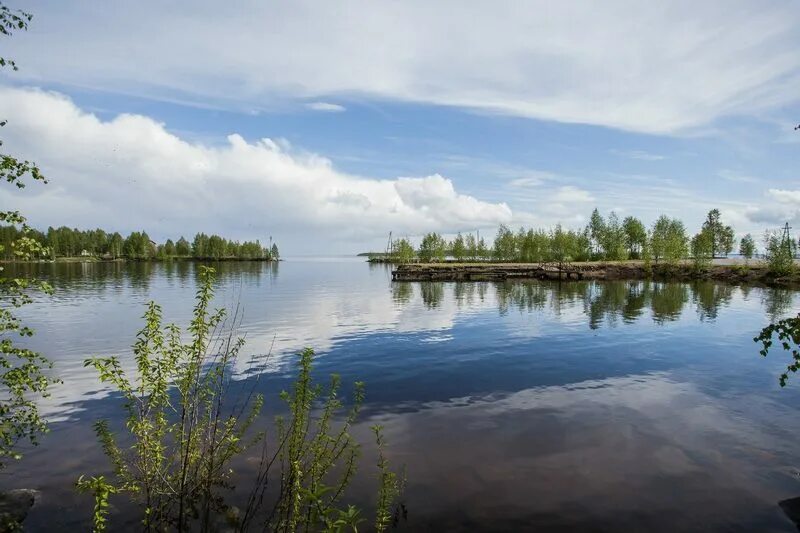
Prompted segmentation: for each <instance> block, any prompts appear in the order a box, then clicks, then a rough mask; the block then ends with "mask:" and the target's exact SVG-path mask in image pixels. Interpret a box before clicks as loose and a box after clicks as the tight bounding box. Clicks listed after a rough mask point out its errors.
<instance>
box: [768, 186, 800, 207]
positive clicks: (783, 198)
mask: <svg viewBox="0 0 800 533" xmlns="http://www.w3.org/2000/svg"><path fill="white" fill-rule="evenodd" d="M767 194H768V195H769V197H770V198H772V199H773V200H775V201H776V202H780V203H782V204H794V206H795V207H797V208H798V209H800V191H788V190H786V189H770V190H768V191H767Z"/></svg>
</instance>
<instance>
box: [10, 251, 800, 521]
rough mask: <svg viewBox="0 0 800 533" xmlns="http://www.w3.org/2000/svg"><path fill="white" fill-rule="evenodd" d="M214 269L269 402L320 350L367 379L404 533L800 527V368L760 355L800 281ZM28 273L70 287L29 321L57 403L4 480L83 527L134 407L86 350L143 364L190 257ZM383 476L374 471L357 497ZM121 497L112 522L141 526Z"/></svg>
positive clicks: (316, 267)
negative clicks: (137, 358)
mask: <svg viewBox="0 0 800 533" xmlns="http://www.w3.org/2000/svg"><path fill="white" fill-rule="evenodd" d="M218 267H219V272H218V278H219V283H218V297H217V299H216V304H217V305H220V306H227V307H235V306H236V305H237V304H238V305H239V308H240V313H241V317H242V320H241V328H240V329H241V332H242V333H244V334H245V335H246V339H247V344H246V349H245V353H246V354H248V355H250V354H258V355H267V354H268V358H267V360H266V364H265V366H264V369H263V374H261V375H260V378H259V380H258V383H257V385H255V386H256V387H257V388H258V389H259V390H260V391H262V392H264V394H265V395H266V396H267V401H268V403H269V402H274V401H275V400H276V397H277V394H278V392H279V391H280V390H281V389H282V388H284V387H286V386H287V385H288V383H289V380H290V378H291V375H292V373H293V371H294V369H293V363H294V361H295V360H296V358H295V357H294V354H296V353H297V351H299V350H300V349H302V348H303V347H306V346H310V347H313V348H314V349H315V350H316V351H317V353H318V358H317V361H316V372H317V374H318V375H319V376H320V377H324V376H326V375H328V374H330V373H332V372H337V373H339V374H341V375H342V379H343V382H344V383H345V384H349V383H351V382H353V381H356V380H362V381H364V382H365V383H366V393H367V397H366V402H365V404H364V413H363V415H364V416H363V417H362V418H361V422H360V423H359V425H358V427H357V428H356V429H355V434H356V435H358V436H359V437H360V438H363V439H364V441H365V445H366V447H367V448H369V447H370V446H371V444H372V443H371V441H370V440H369V436H368V427H369V426H370V425H372V424H375V423H380V424H382V425H383V426H384V427H385V436H386V440H387V442H388V455H389V456H390V459H391V460H392V461H393V464H395V465H405V467H406V475H407V480H408V481H407V487H406V491H405V494H404V502H405V504H406V506H407V509H408V517H407V520H406V521H405V522H402V523H401V527H402V528H403V529H405V530H410V531H476V530H490V531H521V530H533V529H535V530H537V531H571V530H581V531H642V530H648V531H677V530H682V531H684V530H685V531H692V530H696V531H756V530H757V531H794V530H796V528H795V526H794V525H793V524H792V523H791V522H790V521H789V520H788V519H787V518H786V516H785V515H784V513H783V512H782V510H781V508H780V507H779V506H778V502H779V501H781V500H784V499H788V498H793V497H798V496H800V477H799V474H798V472H799V471H800V440H798V438H797V437H798V432H800V376H796V377H792V378H790V380H789V384H788V386H787V387H786V388H784V389H781V388H780V387H779V385H778V379H777V378H778V375H779V374H780V373H781V372H782V371H783V369H784V368H785V366H786V364H787V362H788V357H787V355H786V354H783V353H781V352H780V351H778V350H775V351H774V352H773V353H772V354H770V356H769V357H768V358H766V359H765V358H762V357H761V356H760V355H759V354H758V348H759V347H758V345H756V344H755V343H754V342H753V337H754V336H755V335H756V334H757V333H758V331H759V330H760V329H761V328H762V327H763V326H764V325H765V324H766V323H768V322H769V321H770V320H772V319H775V318H780V317H784V316H789V315H791V314H795V313H797V312H798V309H800V295H798V293H797V292H794V291H790V290H786V289H771V288H759V287H735V286H730V285H720V284H714V283H696V284H672V283H652V282H570V283H561V284H558V283H546V282H515V283H507V284H503V283H501V284H492V283H404V284H392V282H391V276H390V271H389V269H388V268H387V267H385V266H382V265H377V266H371V265H369V264H367V263H365V262H363V260H362V259H357V258H352V259H351V258H296V259H289V260H287V261H285V262H282V263H280V264H264V263H223V264H220V265H218ZM18 268H25V269H32V270H36V271H38V273H39V275H41V276H42V277H45V278H47V279H49V280H50V281H51V282H52V284H53V285H54V286H55V295H54V296H52V297H37V298H36V301H35V303H34V304H33V305H31V306H28V307H27V308H25V309H24V311H23V313H22V315H23V316H24V317H26V319H27V320H28V322H29V323H30V325H31V326H33V327H34V328H35V329H36V330H37V334H36V336H35V337H34V338H33V339H31V341H30V346H31V347H33V348H35V349H37V350H40V351H42V352H43V353H44V354H45V355H47V356H48V357H50V358H51V359H52V360H53V361H54V362H55V368H56V370H57V373H58V375H59V376H60V377H61V378H62V379H63V380H64V383H63V385H59V386H58V387H57V388H55V389H53V396H52V397H51V398H50V399H48V400H47V402H46V403H45V405H44V406H43V408H44V410H45V412H46V413H47V415H48V417H50V418H51V420H53V423H52V426H51V432H50V433H49V434H48V435H46V436H45V437H44V438H43V439H42V443H41V445H40V446H39V447H37V448H35V449H32V450H27V451H26V456H25V458H24V460H23V461H22V463H20V464H19V465H16V466H13V467H11V468H9V469H8V471H7V472H6V475H4V476H2V477H0V484H2V486H3V488H20V487H24V488H37V489H40V490H41V491H42V498H41V501H40V502H39V503H38V504H37V506H36V507H35V508H34V510H33V511H32V513H31V515H30V516H29V518H28V520H27V521H26V526H27V528H28V530H29V531H52V530H88V528H89V521H90V517H91V506H92V502H91V498H90V497H89V496H83V495H77V494H75V492H74V490H73V488H72V486H73V484H74V482H75V479H76V478H77V477H78V475H80V474H97V473H102V472H107V471H108V463H107V461H106V460H105V458H104V457H103V456H102V454H101V452H100V450H99V446H98V444H97V443H96V440H95V438H94V434H93V432H92V423H93V422H94V421H95V420H97V419H98V418H106V417H110V418H112V419H113V418H114V417H116V418H117V419H118V418H119V417H120V414H121V410H120V407H119V406H120V402H119V400H118V399H117V398H115V397H114V396H112V395H109V393H108V391H107V390H106V389H105V388H104V387H103V386H101V385H100V384H99V382H98V381H97V378H96V374H95V373H94V371H93V370H90V369H87V368H84V366H83V360H84V358H86V357H88V356H92V355H111V354H119V355H120V356H121V357H122V358H123V359H124V360H126V361H128V362H130V345H131V344H132V342H133V340H134V336H135V334H136V331H137V330H138V329H139V328H140V327H141V324H142V322H141V319H140V317H141V315H142V313H143V312H144V308H145V304H146V302H147V301H149V300H151V299H154V300H157V301H158V302H160V303H161V304H162V305H163V307H164V315H165V318H166V319H167V320H168V321H174V322H177V323H179V324H185V323H186V322H187V320H188V318H189V316H190V314H191V308H192V305H193V298H194V292H195V289H196V283H197V275H196V270H195V265H193V264H192V263H175V264H169V263H162V264H141V263H131V264H123V263H87V264H55V265H28V266H24V267H22V266H21V267H18ZM242 379H244V376H242ZM248 379H250V380H253V379H254V378H253V377H252V376H251V377H250V378H248ZM365 457H369V455H367V456H365ZM373 484H374V480H372V479H371V478H370V476H368V475H366V474H365V475H363V476H361V477H359V478H358V479H357V480H356V483H355V485H354V487H353V498H354V499H355V501H357V502H361V501H365V500H364V498H365V497H366V496H365V495H367V494H369V492H368V490H369V489H368V487H371V486H373ZM112 502H113V500H112ZM118 511H119V514H118V515H116V516H112V522H111V523H112V530H121V529H126V528H131V529H135V528H134V527H133V525H132V524H131V522H130V520H126V519H125V506H124V505H120V508H119V509H118Z"/></svg>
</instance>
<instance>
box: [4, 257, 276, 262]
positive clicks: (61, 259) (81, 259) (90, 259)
mask: <svg viewBox="0 0 800 533" xmlns="http://www.w3.org/2000/svg"><path fill="white" fill-rule="evenodd" d="M279 261H281V259H265V258H260V259H247V258H240V257H222V258H219V259H216V258H213V257H202V258H201V257H169V258H166V259H159V258H155V257H154V258H150V259H130V258H126V257H119V258H117V259H106V258H102V257H57V258H55V259H32V260H30V261H17V260H14V259H2V260H0V263H5V264H13V263H17V264H32V263H36V264H39V263H42V264H47V263H185V262H196V263H201V262H219V263H255V262H258V263H277V262H279Z"/></svg>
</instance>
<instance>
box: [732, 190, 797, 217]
mask: <svg viewBox="0 0 800 533" xmlns="http://www.w3.org/2000/svg"><path fill="white" fill-rule="evenodd" d="M766 197H767V203H766V204H765V205H761V206H751V207H750V208H749V209H747V210H746V212H745V215H746V216H747V218H748V219H749V220H751V221H752V222H758V223H766V224H783V223H784V222H800V191H793V190H787V189H769V190H767V192H766Z"/></svg>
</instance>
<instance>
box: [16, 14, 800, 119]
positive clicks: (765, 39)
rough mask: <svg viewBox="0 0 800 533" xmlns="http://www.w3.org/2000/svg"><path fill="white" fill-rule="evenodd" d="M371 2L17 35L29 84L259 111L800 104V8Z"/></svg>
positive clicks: (541, 113)
mask: <svg viewBox="0 0 800 533" xmlns="http://www.w3.org/2000/svg"><path fill="white" fill-rule="evenodd" d="M345 4H348V2H345ZM353 5H354V7H353V8H343V7H342V4H341V3H339V2H323V3H315V2H309V1H305V0H298V1H296V2H262V3H248V4H247V5H246V6H244V5H241V6H240V8H238V9H237V8H234V9H231V10H228V11H227V12H226V16H225V17H222V18H221V17H219V16H218V9H216V8H217V4H216V3H214V2H212V1H211V0H194V1H193V2H191V3H189V2H180V1H179V2H171V3H169V5H168V6H165V5H164V4H163V2H158V1H156V0H142V1H140V2H135V3H127V2H121V1H120V0H110V1H108V2H105V3H104V4H103V7H102V8H97V7H96V6H95V5H94V4H93V3H86V2H79V3H72V2H70V3H64V2H49V3H47V12H46V14H47V16H42V17H41V18H39V17H37V19H36V24H34V26H33V27H32V30H31V32H29V33H28V34H20V35H17V36H15V37H14V39H12V40H10V41H8V42H6V43H5V45H4V46H6V49H7V51H8V53H9V55H12V56H14V57H15V59H18V60H20V62H21V64H23V65H25V69H24V70H23V71H21V72H20V73H19V76H23V77H24V78H21V79H23V80H25V81H29V82H30V81H32V82H35V83H54V84H60V85H61V86H64V85H73V86H81V87H86V88H91V89H96V90H105V91H111V92H117V93H119V92H123V91H124V92H128V93H136V94H139V95H142V96H146V97H153V98H170V99H175V100H181V101H194V102H198V103H200V104H202V105H221V106H226V105H229V104H231V103H235V105H236V106H239V107H241V106H250V107H254V108H258V109H260V108H262V107H269V106H270V105H271V103H272V102H273V101H274V100H276V99H278V100H285V99H296V100H300V101H309V100H313V101H320V102H323V103H324V102H326V101H327V99H328V98H330V97H333V96H335V95H342V94H347V95H350V96H353V97H355V96H357V97H359V98H363V99H367V100H368V99H372V100H384V99H388V100H394V101H404V102H420V103H426V104H437V105H446V106H456V107H460V108H465V109H474V110H479V111H481V112H483V113H496V114H503V115H514V116H520V117H531V118H536V119H541V120H550V121H560V122H567V123H581V124H593V125H600V126H606V127H612V128H619V129H624V130H629V131H637V132H647V133H660V134H674V133H686V132H688V131H694V130H696V129H698V128H703V127H706V126H708V125H710V124H713V123H714V122H715V121H718V120H720V119H722V118H725V117H728V116H740V115H744V116H754V115H755V116H760V115H762V114H764V113H766V112H768V111H771V110H776V109H780V108H782V107H783V106H786V105H789V104H793V103H797V102H798V100H799V99H800V96H798V93H797V91H796V90H795V87H796V86H797V82H798V81H799V80H800V55H798V54H797V48H798V41H799V39H800V38H798V34H797V32H796V28H797V27H798V25H799V24H800V10H798V9H797V7H796V5H795V4H794V3H792V2H770V3H766V4H765V3H764V2H759V1H757V0H742V1H739V2H736V8H735V9H732V8H731V7H730V2H729V1H728V0H708V1H706V2H701V3H697V2H690V1H688V0H681V1H677V2H668V3H662V2H635V3H630V2H627V1H624V0H609V1H607V2H602V3H593V4H589V5H582V6H580V7H578V6H575V5H573V4H571V3H568V2H567V3H564V2H561V3H552V2H547V1H546V0H541V1H538V2H537V1H531V2H518V3H504V4H503V5H495V4H492V5H488V4H483V3H468V4H465V3H463V2H457V1H455V0H451V1H441V2H429V1H424V0H409V1H406V2H401V3H396V4H391V5H387V4H385V3H382V2H362V3H358V4H353ZM355 6H357V7H355ZM542 13H546V16H542ZM444 27H446V28H447V29H448V31H447V32H442V31H441V30H442V28H444ZM209 28H213V29H214V31H213V33H214V38H213V39H210V38H209V37H208V36H209V30H208V29H209ZM76 35H81V36H82V37H83V38H81V39H76V38H75V36H76ZM142 35H146V36H147V38H146V39H143V38H142ZM243 51H249V52H250V53H243ZM253 51H257V52H253ZM121 57H124V58H125V60H124V61H123V60H120V58H121ZM143 66H144V67H143ZM220 66H223V67H222V68H220ZM476 72H480V76H477V75H475V73H476Z"/></svg>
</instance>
